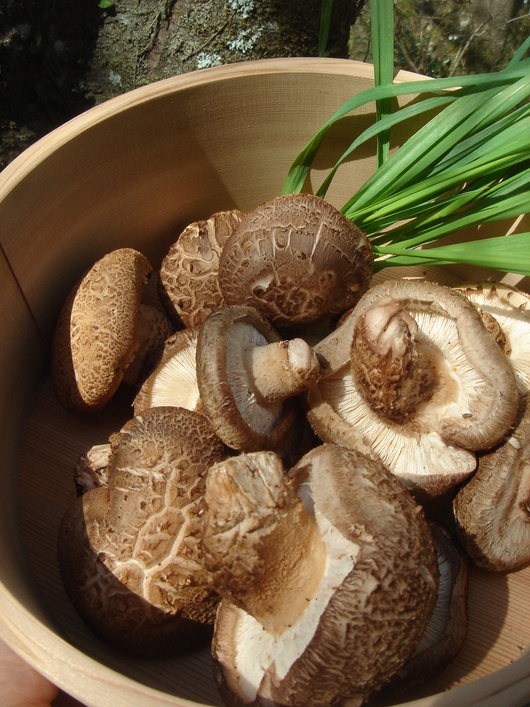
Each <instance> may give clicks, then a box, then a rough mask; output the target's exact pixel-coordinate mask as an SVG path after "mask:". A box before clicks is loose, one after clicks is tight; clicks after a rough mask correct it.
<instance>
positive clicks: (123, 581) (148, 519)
mask: <svg viewBox="0 0 530 707" xmlns="http://www.w3.org/2000/svg"><path fill="white" fill-rule="evenodd" d="M110 448H111V449H110V459H109V464H108V471H107V483H106V485H105V484H103V485H101V486H99V487H97V488H94V489H92V490H89V491H87V492H86V493H84V494H83V495H82V496H81V497H80V498H78V499H77V501H75V502H74V503H73V504H72V506H71V507H70V508H69V509H68V510H67V511H66V513H65V515H64V518H63V521H62V524H61V529H60V532H59V537H58V558H59V566H60V570H61V575H62V578H63V581H64V585H65V588H66V590H67V592H68V594H69V596H70V598H71V600H72V603H73V604H74V605H75V607H76V608H77V609H78V611H79V613H80V614H81V616H82V617H83V619H84V620H85V621H86V623H87V624H88V625H89V626H90V627H91V628H92V630H93V631H94V632H95V633H96V635H98V636H99V637H100V638H101V639H102V640H104V641H106V642H107V643H110V644H111V645H114V646H117V647H118V648H120V649H121V650H124V651H126V652H128V653H131V652H132V653H136V654H142V655H147V656H151V655H158V654H161V653H162V654H167V653H169V652H171V651H175V650H180V649H186V648H188V647H189V646H191V645H195V644H196V643H197V642H198V641H200V640H203V639H204V638H205V637H208V636H209V635H210V627H211V624H212V623H213V618H214V614H215V610H216V605H217V598H216V596H215V595H214V593H213V592H212V590H211V589H209V588H208V587H206V578H205V576H204V572H203V570H202V565H201V558H200V554H199V553H198V551H197V548H196V542H195V535H196V533H195V532H194V523H196V522H197V520H196V514H195V505H196V504H197V503H198V502H199V500H200V499H201V497H202V494H203V492H204V479H205V475H206V473H207V470H208V467H209V466H210V465H211V464H213V463H214V462H216V461H219V460H220V459H222V458H223V456H224V454H225V447H224V445H223V444H222V443H221V442H220V440H219V439H218V438H217V436H216V435H215V434H214V432H213V431H212V429H211V427H210V425H209V423H208V421H207V420H206V418H205V417H203V416H202V415H198V414H197V413H194V412H191V411H189V410H183V409H179V408H161V407H159V408H152V409H151V410H148V411H146V412H145V413H143V414H142V415H140V416H137V417H136V418H134V419H132V420H130V421H129V422H127V423H126V424H125V425H124V427H123V428H122V429H121V431H120V432H119V433H115V434H113V435H111V438H110Z"/></svg>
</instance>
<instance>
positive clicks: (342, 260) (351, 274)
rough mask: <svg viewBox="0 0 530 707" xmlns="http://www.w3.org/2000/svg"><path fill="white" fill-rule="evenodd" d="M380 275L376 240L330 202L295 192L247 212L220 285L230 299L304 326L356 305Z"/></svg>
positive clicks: (280, 323) (223, 262)
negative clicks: (372, 243) (374, 246)
mask: <svg viewBox="0 0 530 707" xmlns="http://www.w3.org/2000/svg"><path fill="white" fill-rule="evenodd" d="M372 273H373V253H372V248H371V246H370V243H369V241H368V239H367V238H366V236H365V235H364V234H363V233H362V232H361V231H360V230H359V229H358V228H357V227H356V226H355V225H354V224H353V223H352V222H351V221H349V220H348V219H347V218H346V217H345V216H344V215H343V214H342V213H341V212H340V211H338V210H337V209H335V208H334V207H333V206H332V205H331V204H329V203H328V202H326V201H324V200H323V199H320V198H318V197H316V196H312V195H310V194H291V195H289V196H281V197H277V198H275V199H272V200H271V201H268V202H266V203H265V204H262V205H260V206H258V207H257V208H256V209H254V210H253V211H251V212H249V213H247V214H245V216H244V217H243V219H242V220H241V222H240V224H239V225H238V226H237V227H236V229H235V230H234V232H233V234H232V235H231V236H230V238H229V239H228V241H227V243H226V244H225V246H224V248H223V250H222V253H221V258H220V261H219V286H220V289H221V292H222V293H223V297H224V300H225V302H226V303H227V304H244V305H250V306H253V307H255V308H257V309H259V310H260V311H261V312H262V313H263V314H264V315H265V316H266V317H267V318H268V319H269V320H270V321H271V322H272V323H273V324H274V325H275V326H277V327H280V328H282V327H296V326H299V325H307V324H311V323H314V322H317V321H319V320H322V319H325V318H331V317H333V316H334V315H337V314H340V313H342V312H344V311H346V310H347V309H349V308H350V307H352V306H353V305H354V304H355V303H356V302H357V301H358V299H359V298H360V296H361V295H362V294H363V292H365V290H366V289H367V287H368V284H369V282H370V278H371V276H372Z"/></svg>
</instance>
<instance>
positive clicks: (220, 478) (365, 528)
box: [202, 445, 438, 707]
mask: <svg viewBox="0 0 530 707" xmlns="http://www.w3.org/2000/svg"><path fill="white" fill-rule="evenodd" d="M203 505H204V507H205V508H204V512H203V523H204V526H203V534H202V544H203V546H204V558H205V559H204V562H205V566H206V568H207V569H208V570H209V572H210V575H211V578H212V582H213V584H214V586H215V587H216V589H217V590H218V591H219V593H220V594H221V596H222V602H221V605H220V607H219V611H218V614H217V619H216V624H215V633H214V639H213V644H212V652H213V656H214V663H215V668H216V676H217V680H218V683H219V686H220V689H221V692H222V693H223V695H224V696H225V699H226V701H227V703H228V704H275V705H284V706H287V707H295V706H298V705H300V706H303V707H312V706H313V705H315V706H316V705H332V704H342V703H343V702H344V703H345V702H346V701H348V704H358V703H359V702H360V700H362V699H363V698H366V697H368V696H369V695H370V694H372V693H373V692H374V690H377V689H379V687H380V686H381V685H382V684H383V683H385V682H386V681H387V680H388V679H389V678H390V677H391V676H392V675H393V674H394V673H395V672H396V671H397V670H398V669H399V668H400V667H401V666H402V665H403V664H404V662H405V661H406V660H407V659H408V658H409V657H410V656H411V655H412V653H413V652H414V649H415V647H416V645H417V643H418V641H419V640H420V637H421V635H422V634H423V632H424V631H425V627H426V625H427V624H428V622H429V619H430V617H431V615H432V611H433V609H434V605H435V603H436V596H437V588H438V563H437V558H436V551H435V548H434V545H433V541H432V537H431V534H430V531H429V528H428V525H427V523H426V521H425V519H424V517H423V514H422V513H421V511H420V509H419V508H418V507H417V506H416V504H415V502H414V501H413V500H412V497H411V496H410V494H409V493H408V492H407V491H406V490H405V489H404V487H403V486H402V485H401V484H400V482H399V481H398V480H397V479H396V478H395V477H393V476H392V475H391V474H389V473H388V472H387V471H386V470H385V468H384V467H383V466H382V465H380V464H378V463H376V462H374V461H373V460H370V459H368V458H367V457H365V456H363V455H361V454H359V453H357V452H355V451H353V450H347V449H345V448H344V447H339V446H335V445H321V446H320V447H317V448H315V449H314V450H312V451H311V452H309V453H308V454H307V455H305V456H304V457H303V458H302V459H301V460H300V462H299V464H298V465H297V466H296V467H294V468H293V469H292V470H291V471H290V472H289V474H288V477H287V476H286V474H285V473H284V470H283V467H282V464H281V462H280V460H279V459H278V457H277V455H275V454H274V453H273V452H255V453H250V454H242V455H240V456H238V457H233V458H231V459H229V460H227V461H225V462H221V463H219V464H215V465H214V466H213V467H212V468H211V469H210V472H209V474H208V479H207V484H206V492H205V497H204V504H203Z"/></svg>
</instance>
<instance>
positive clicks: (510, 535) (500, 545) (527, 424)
mask: <svg viewBox="0 0 530 707" xmlns="http://www.w3.org/2000/svg"><path fill="white" fill-rule="evenodd" d="M453 512H454V516H455V520H456V527H457V531H458V535H459V538H460V542H461V543H462V545H463V547H464V549H465V550H466V552H467V554H468V555H469V556H470V557H471V558H472V559H473V561H474V562H475V564H477V565H478V566H480V567H483V568H485V569H488V570H492V571H496V572H509V571H512V570H516V569H519V568H521V567H525V566H527V565H528V564H530V405H529V401H528V395H526V396H524V398H523V400H522V402H521V408H520V414H519V419H518V420H517V424H516V426H515V429H514V430H513V432H512V433H511V434H510V435H509V436H508V437H507V438H506V439H505V440H504V441H503V443H502V444H501V445H499V446H498V447H497V448H496V449H494V450H493V451H491V452H489V453H488V454H484V455H481V456H479V462H478V468H477V471H476V472H475V474H474V475H473V477H472V478H471V479H470V481H469V482H468V483H467V484H466V485H465V486H463V487H462V488H461V489H460V491H459V492H458V493H457V495H456V496H455V499H454V501H453Z"/></svg>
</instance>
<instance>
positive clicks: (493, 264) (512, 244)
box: [374, 233, 530, 275]
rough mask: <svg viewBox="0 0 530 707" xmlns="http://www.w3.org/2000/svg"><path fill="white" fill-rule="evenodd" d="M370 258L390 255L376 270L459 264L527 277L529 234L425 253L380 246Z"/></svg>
mask: <svg viewBox="0 0 530 707" xmlns="http://www.w3.org/2000/svg"><path fill="white" fill-rule="evenodd" d="M374 255H375V257H376V258H382V257H384V256H388V255H391V256H393V257H390V258H388V259H387V260H379V261H378V262H377V263H376V267H377V269H381V268H384V267H391V266H397V265H412V264H420V263H421V264H423V265H427V264H429V265H435V264H438V265H442V264H443V265H447V264H449V263H455V264H456V263H461V264H465V265H474V266H477V267H486V268H494V269H497V270H502V271H504V272H513V273H518V274H521V275H528V274H529V273H530V233H514V234H512V235H511V236H497V237H492V238H484V239H481V240H476V241H466V242H465V243H455V244H453V245H447V246H437V247H435V248H428V249H427V250H408V251H404V250H403V249H401V248H400V247H398V246H382V247H378V248H375V249H374Z"/></svg>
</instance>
